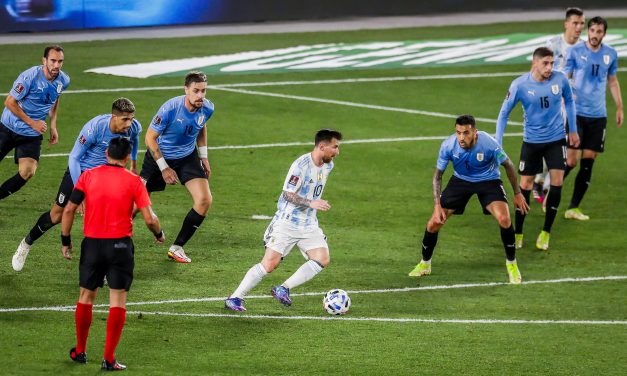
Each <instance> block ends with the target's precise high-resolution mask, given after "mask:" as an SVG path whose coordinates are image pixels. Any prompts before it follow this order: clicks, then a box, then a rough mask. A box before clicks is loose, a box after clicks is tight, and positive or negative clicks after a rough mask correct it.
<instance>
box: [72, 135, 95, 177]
mask: <svg viewBox="0 0 627 376" xmlns="http://www.w3.org/2000/svg"><path fill="white" fill-rule="evenodd" d="M90 125H91V123H88V124H87V125H86V126H85V127H83V129H82V130H81V133H80V134H79V135H78V138H77V139H76V141H75V142H74V147H73V148H72V152H71V153H70V157H69V158H68V166H69V168H70V176H71V177H72V181H73V182H74V184H76V183H77V182H78V178H79V176H80V175H81V158H82V157H83V155H85V153H86V152H87V150H89V148H90V147H91V145H93V143H94V140H95V137H96V136H95V130H93V129H91V127H90Z"/></svg>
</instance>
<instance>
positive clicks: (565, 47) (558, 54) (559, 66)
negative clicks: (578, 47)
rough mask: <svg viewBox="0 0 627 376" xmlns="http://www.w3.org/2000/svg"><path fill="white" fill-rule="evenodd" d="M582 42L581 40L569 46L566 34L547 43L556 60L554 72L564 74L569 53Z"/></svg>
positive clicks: (557, 36)
mask: <svg viewBox="0 0 627 376" xmlns="http://www.w3.org/2000/svg"><path fill="white" fill-rule="evenodd" d="M580 41H581V39H579V40H577V42H575V43H574V44H568V42H566V39H564V34H560V35H556V36H554V37H553V38H551V39H549V40H547V41H546V46H547V47H548V48H550V49H551V50H553V57H554V58H555V64H554V65H553V70H556V71H560V72H564V67H565V66H566V57H567V56H568V51H569V50H570V49H571V47H573V46H574V45H575V44H577V43H579V42H580Z"/></svg>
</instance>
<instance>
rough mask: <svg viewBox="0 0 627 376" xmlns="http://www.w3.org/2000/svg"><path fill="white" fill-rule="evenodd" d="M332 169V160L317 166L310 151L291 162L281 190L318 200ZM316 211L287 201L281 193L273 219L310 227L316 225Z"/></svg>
mask: <svg viewBox="0 0 627 376" xmlns="http://www.w3.org/2000/svg"><path fill="white" fill-rule="evenodd" d="M332 169H333V162H330V163H325V164H323V165H322V166H321V167H318V166H316V165H315V164H314V162H313V159H312V158H311V153H307V154H305V155H303V156H301V157H300V158H298V159H297V160H295V161H294V163H292V166H291V167H290V170H289V172H288V173H287V177H286V178H285V183H283V191H287V192H294V193H296V194H297V195H298V196H299V197H302V198H305V199H307V200H319V199H320V198H321V197H322V192H323V191H324V186H325V184H326V183H327V178H328V177H329V174H330V173H331V170H332ZM316 212H317V210H316V209H312V208H308V207H303V206H297V205H294V204H292V203H290V202H288V201H287V200H285V198H284V197H283V193H281V196H279V202H278V204H277V211H276V213H275V214H274V219H273V221H274V220H283V221H286V222H288V223H289V224H290V225H292V226H293V227H294V228H297V229H310V228H312V227H316V226H318V218H317V216H316Z"/></svg>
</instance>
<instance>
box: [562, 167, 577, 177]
mask: <svg viewBox="0 0 627 376" xmlns="http://www.w3.org/2000/svg"><path fill="white" fill-rule="evenodd" d="M573 168H575V167H571V166H569V165H568V163H567V164H566V168H565V169H564V179H566V177H567V176H568V174H570V172H571V171H572V170H573Z"/></svg>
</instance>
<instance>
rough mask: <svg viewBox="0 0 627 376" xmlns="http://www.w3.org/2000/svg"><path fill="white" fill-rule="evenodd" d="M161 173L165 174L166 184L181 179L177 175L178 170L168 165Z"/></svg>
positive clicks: (174, 182)
mask: <svg viewBox="0 0 627 376" xmlns="http://www.w3.org/2000/svg"><path fill="white" fill-rule="evenodd" d="M161 175H162V176H163V181H165V182H166V184H176V183H178V181H179V177H178V176H176V171H174V170H173V169H171V168H170V167H166V169H165V170H163V171H161Z"/></svg>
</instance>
